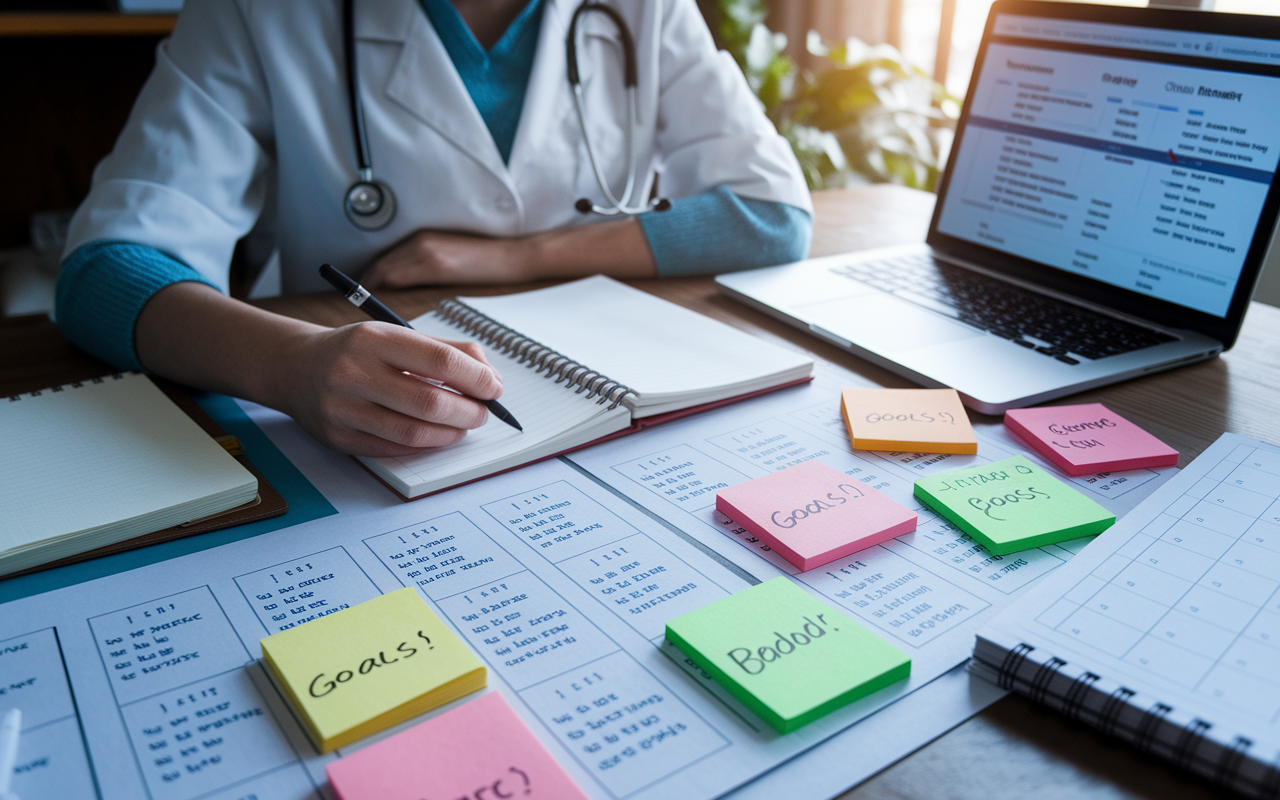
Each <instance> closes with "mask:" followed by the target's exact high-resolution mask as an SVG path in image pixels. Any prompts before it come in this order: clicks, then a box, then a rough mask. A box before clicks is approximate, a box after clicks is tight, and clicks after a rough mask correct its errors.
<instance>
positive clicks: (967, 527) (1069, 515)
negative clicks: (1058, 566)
mask: <svg viewBox="0 0 1280 800" xmlns="http://www.w3.org/2000/svg"><path fill="white" fill-rule="evenodd" d="M915 495H916V498H917V499H918V500H920V502H922V503H924V504H925V505H927V506H928V507H929V508H932V509H933V510H934V511H936V512H938V513H939V514H941V515H942V516H944V517H946V518H947V520H948V521H950V522H951V523H953V524H954V525H956V526H957V527H959V528H960V529H961V530H962V531H964V532H965V533H967V534H969V535H970V536H972V537H973V538H974V539H977V540H978V541H979V542H981V543H982V544H983V545H984V546H985V547H986V548H987V550H989V551H990V552H991V553H993V554H995V555H998V556H1003V555H1008V554H1009V553H1016V552H1017V551H1019V550H1027V549H1029V548H1032V547H1039V546H1041V545H1046V544H1054V543H1055V542H1065V541H1067V540H1068V539H1078V538H1080V537H1081V536H1091V535H1093V534H1095V533H1101V532H1103V531H1105V530H1106V529H1107V528H1110V527H1111V526H1112V524H1114V523H1115V521H1116V515H1115V514H1112V513H1111V512H1109V511H1107V510H1106V509H1105V508H1103V507H1102V506H1100V505H1098V504H1097V503H1095V502H1093V501H1092V500H1090V499H1089V498H1087V497H1085V496H1084V495H1082V494H1080V493H1079V492H1077V491H1076V490H1075V489H1072V488H1071V487H1070V486H1068V485H1066V484H1065V483H1063V482H1062V481H1060V480H1057V479H1056V478H1054V477H1052V476H1051V475H1049V474H1048V473H1046V472H1045V471H1044V470H1042V469H1040V468H1039V467H1037V466H1035V465H1034V464H1032V463H1031V462H1030V461H1027V459H1026V458H1025V457H1023V456H1014V457H1013V458H1006V459H1004V460H1003V461H996V462H994V463H991V464H983V465H981V466H977V467H966V468H965V469H958V470H954V471H952V472H944V473H942V474H941V475H935V476H933V477H930V478H921V479H920V480H918V481H916V488H915Z"/></svg>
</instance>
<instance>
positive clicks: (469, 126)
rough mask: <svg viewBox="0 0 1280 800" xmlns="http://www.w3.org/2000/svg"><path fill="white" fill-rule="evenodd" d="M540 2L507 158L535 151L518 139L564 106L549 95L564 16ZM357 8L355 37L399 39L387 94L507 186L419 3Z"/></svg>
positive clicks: (560, 72) (550, 1) (561, 67)
mask: <svg viewBox="0 0 1280 800" xmlns="http://www.w3.org/2000/svg"><path fill="white" fill-rule="evenodd" d="M544 2H545V4H546V8H545V9H544V10H543V18H542V28H541V30H540V31H539V33H538V54H537V56H535V58H534V66H533V74H532V75H530V78H529V88H528V91H527V94H526V96H525V103H524V108H523V110H522V112H521V117H520V125H519V128H518V129H517V131H516V140H515V142H514V144H513V147H512V154H511V155H512V163H515V158H516V157H517V154H518V153H520V152H522V151H528V150H529V149H530V147H534V149H536V145H535V143H531V142H524V143H523V144H522V140H524V139H528V138H529V137H530V134H529V133H528V132H529V131H531V130H535V131H536V130H539V129H543V130H545V129H547V126H546V122H547V117H549V116H552V115H555V114H559V113H563V111H564V110H565V109H563V108H561V107H560V106H561V105H562V103H557V102H556V97H555V92H557V91H559V90H558V88H557V87H558V86H559V85H561V84H565V85H567V84H566V79H565V77H564V76H565V74H566V73H565V56H564V43H563V41H561V39H562V38H563V33H562V31H563V30H564V26H565V25H566V24H567V20H566V21H562V20H561V19H560V16H561V14H562V13H563V11H562V9H561V8H560V3H557V2H556V0H544ZM356 8H357V14H356V23H355V28H356V36H357V38H360V39H370V40H381V41H389V42H402V43H403V47H402V49H401V52H400V58H399V59H398V61H397V62H396V65H395V67H394V68H393V69H392V72H391V77H390V79H389V80H388V82H387V88H386V93H387V96H388V97H389V98H391V100H393V101H394V102H396V103H398V104H399V105H401V106H403V107H404V108H405V110H407V111H408V112H409V113H411V114H413V115H414V116H415V117H417V118H418V119H420V120H422V122H424V123H425V124H427V125H429V126H430V127H431V128H433V129H434V130H435V131H436V132H437V133H439V134H440V135H441V136H443V137H444V138H445V139H447V140H448V141H449V142H450V143H451V144H453V146H454V147H456V148H458V149H459V150H461V151H462V152H463V153H465V154H467V155H468V156H470V157H471V158H472V159H474V160H475V161H476V162H478V163H479V164H480V165H481V166H483V167H484V168H485V169H487V170H488V171H489V172H491V173H493V174H494V175H495V176H496V177H497V178H498V179H499V180H501V181H502V182H503V183H504V184H507V185H508V186H511V178H510V172H509V170H508V168H507V165H506V164H505V163H503V160H502V155H501V154H500V153H499V152H498V147H497V145H495V144H494V142H493V136H492V135H491V134H490V133H489V128H488V126H486V125H485V123H484V118H483V117H481V116H480V112H479V110H477V109H476V105H475V103H474V102H473V101H472V100H471V95H470V94H469V93H468V92H467V87H466V86H465V85H464V84H463V83H462V78H461V77H459V75H458V71H457V69H455V68H454V66H453V61H452V60H451V59H450V58H449V53H448V51H447V50H445V47H444V43H443V42H441V41H440V36H439V34H437V33H436V31H435V28H433V27H432V26H431V23H430V22H429V21H428V20H427V15H426V13H425V12H424V11H423V10H422V7H421V5H420V4H419V2H418V0H402V2H398V3H392V2H376V3H361V4H358V5H357V6H356ZM360 9H365V10H364V11H363V12H362V11H360ZM557 76H558V77H557ZM560 94H561V95H564V97H562V98H561V100H564V99H567V91H560Z"/></svg>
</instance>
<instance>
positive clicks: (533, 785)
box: [325, 692, 587, 800]
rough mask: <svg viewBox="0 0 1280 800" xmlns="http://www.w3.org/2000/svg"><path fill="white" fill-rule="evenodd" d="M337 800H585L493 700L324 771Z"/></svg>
mask: <svg viewBox="0 0 1280 800" xmlns="http://www.w3.org/2000/svg"><path fill="white" fill-rule="evenodd" d="M325 772H326V773H328V775H329V784H330V785H331V786H332V787H333V791H334V792H335V793H336V794H337V796H338V800H421V798H424V797H440V798H448V800H454V798H472V797H485V798H497V797H519V798H524V799H525V800H539V798H541V799H542V800H560V798H569V799H570V800H587V796H586V795H585V794H583V793H582V790H581V789H579V788H578V787H577V785H576V784H575V783H574V782H573V780H572V779H571V778H570V777H569V776H568V775H567V774H566V773H565V771H564V770H563V769H561V768H560V765H559V764H557V763H556V762H555V759H553V758H552V757H551V754H550V753H548V752H547V749H546V748H545V747H543V746H542V743H541V742H539V741H538V740H537V739H536V738H534V735H533V733H532V732H530V731H529V729H528V728H527V727H525V724H524V723H523V722H522V721H521V720H520V718H519V717H518V716H516V713H515V712H514V711H512V710H511V706H509V705H507V701H506V700H504V699H503V697H502V695H501V694H499V693H497V692H490V693H489V694H486V695H484V696H482V697H479V698H477V699H475V700H472V701H471V702H469V703H467V704H466V705H464V706H460V707H458V708H455V709H453V710H452V711H449V712H447V713H445V714H441V715H440V716H438V717H435V718H433V719H430V720H427V721H426V722H424V723H422V724H421V725H417V726H415V727H413V728H410V729H409V730H407V731H404V732H402V733H397V734H396V735H395V736H392V737H390V738H388V739H384V740H383V741H381V742H378V743H377V744H375V745H371V746H369V747H366V748H365V749H363V750H361V751H359V752H357V753H353V754H352V755H349V756H347V757H346V758H344V759H341V760H339V761H334V762H333V763H331V764H329V766H327V767H325Z"/></svg>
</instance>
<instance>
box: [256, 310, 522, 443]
mask: <svg viewBox="0 0 1280 800" xmlns="http://www.w3.org/2000/svg"><path fill="white" fill-rule="evenodd" d="M282 361H283V362H285V364H286V366H285V368H284V370H283V372H282V374H281V376H280V377H281V380H280V382H279V385H278V387H277V392H278V393H279V395H280V401H279V403H278V405H277V407H282V408H283V410H285V411H287V413H289V414H290V415H292V416H293V418H294V419H296V420H297V421H298V422H299V424H301V425H302V427H303V428H304V429H306V431H307V432H308V433H310V434H311V435H312V436H314V437H315V438H316V439H318V440H319V441H320V442H321V443H323V444H326V445H328V446H329V447H332V448H333V449H335V450H338V451H341V452H343V453H350V454H352V455H362V456H402V455H411V454H414V453H418V452H421V451H422V450H424V449H426V448H431V447H441V446H443V445H448V444H453V443H454V442H457V441H458V440H460V439H462V437H463V436H465V435H466V432H467V431H468V430H470V429H474V428H478V427H480V426H481V425H483V424H484V423H485V420H486V418H487V416H488V411H487V409H485V407H484V405H482V404H481V403H479V402H477V401H476V400H473V399H471V398H473V397H474V398H479V399H480V400H495V399H497V398H498V397H499V396H500V395H501V394H502V379H501V377H500V376H499V375H498V373H497V371H496V370H494V369H493V367H491V366H489V365H488V363H487V362H486V361H485V357H484V352H483V351H482V350H481V349H480V347H479V346H478V345H476V344H473V343H470V342H448V341H442V340H439V339H433V338H431V337H429V336H425V335H423V334H420V333H416V332H415V331H412V330H409V329H407V328H401V327H399V326H396V325H388V324H386V323H382V322H359V323H355V324H353V325H346V326H344V327H341V328H335V329H332V330H323V331H319V332H315V333H310V334H308V335H307V336H306V337H304V338H303V339H302V341H301V342H300V343H299V344H298V345H297V347H296V348H294V349H292V351H291V352H289V353H287V354H285V355H284V357H283V358H282ZM405 373H410V374H405ZM415 376H421V377H415ZM422 378H431V379H434V380H438V381H441V382H443V383H445V384H446V385H447V386H449V387H451V388H454V389H457V390H458V391H459V392H463V393H464V394H466V395H468V396H467V397H463V396H462V395H460V394H457V393H455V392H451V391H449V390H448V389H443V388H440V387H438V386H434V385H432V384H431V383H428V382H427V381H425V380H422Z"/></svg>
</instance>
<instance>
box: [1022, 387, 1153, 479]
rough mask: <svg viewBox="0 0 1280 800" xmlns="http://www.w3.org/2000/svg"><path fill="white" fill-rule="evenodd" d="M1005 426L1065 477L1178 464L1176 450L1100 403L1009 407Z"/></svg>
mask: <svg viewBox="0 0 1280 800" xmlns="http://www.w3.org/2000/svg"><path fill="white" fill-rule="evenodd" d="M1004 426H1005V427H1006V428H1008V429H1009V430H1011V431H1013V432H1014V433H1016V434H1017V435H1018V436H1020V437H1021V438H1022V440H1023V441H1025V442H1026V443H1027V444H1029V445H1031V446H1032V447H1034V448H1035V450H1036V452H1038V453H1039V454H1040V455H1042V456H1044V457H1045V458H1047V459H1049V460H1050V461H1052V462H1053V463H1054V464H1056V465H1057V466H1058V467H1059V468H1060V469H1062V470H1063V471H1064V472H1066V473H1067V474H1068V475H1092V474H1094V473H1097V472H1112V471H1116V470H1125V469H1142V468H1143V467H1176V466H1178V451H1177V450H1174V449H1173V448H1172V447H1170V446H1169V445H1167V444H1165V443H1164V442H1162V441H1160V440H1159V439H1157V438H1156V437H1154V436H1152V435H1151V434H1149V433H1147V432H1146V431H1144V430H1143V429H1142V428H1139V427H1138V426H1137V425H1134V424H1133V423H1132V422H1130V421H1129V420H1127V419H1125V418H1124V417H1122V416H1120V415H1119V414H1117V413H1115V412H1114V411H1112V410H1110V409H1109V408H1107V407H1106V406H1104V405H1103V404H1102V403H1084V404H1081V405H1074V406H1048V407H1045V408H1019V409H1014V410H1012V411H1006V412H1005V414H1004Z"/></svg>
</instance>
